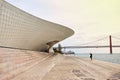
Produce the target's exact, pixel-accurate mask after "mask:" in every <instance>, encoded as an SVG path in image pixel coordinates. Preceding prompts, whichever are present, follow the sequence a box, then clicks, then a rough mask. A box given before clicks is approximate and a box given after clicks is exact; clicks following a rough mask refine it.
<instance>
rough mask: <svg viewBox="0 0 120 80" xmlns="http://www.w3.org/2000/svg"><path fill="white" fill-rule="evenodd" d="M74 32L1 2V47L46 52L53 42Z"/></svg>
mask: <svg viewBox="0 0 120 80" xmlns="http://www.w3.org/2000/svg"><path fill="white" fill-rule="evenodd" d="M73 33H74V32H73V30H71V29H69V28H67V27H64V26H62V25H59V24H55V23H52V22H48V21H45V20H43V19H40V18H37V17H35V16H33V15H31V14H28V13H26V12H25V11H22V10H20V9H18V8H16V7H14V6H12V5H11V4H9V3H7V2H5V1H3V0H0V46H4V47H13V48H20V49H29V50H44V49H47V48H48V46H47V45H46V43H48V42H51V41H55V40H57V41H61V40H63V39H65V38H67V37H69V36H71V35H73Z"/></svg>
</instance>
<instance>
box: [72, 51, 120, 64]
mask: <svg viewBox="0 0 120 80" xmlns="http://www.w3.org/2000/svg"><path fill="white" fill-rule="evenodd" d="M72 56H79V57H83V58H89V54H87V53H86V54H81V53H80V54H79V53H76V54H75V55H72ZM93 59H97V60H102V61H107V62H112V63H118V64H120V53H113V54H107V53H105V54H103V53H102V54H97V53H96V54H93Z"/></svg>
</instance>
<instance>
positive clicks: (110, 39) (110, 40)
mask: <svg viewBox="0 0 120 80" xmlns="http://www.w3.org/2000/svg"><path fill="white" fill-rule="evenodd" d="M109 42H110V54H112V38H111V35H110V36H109Z"/></svg>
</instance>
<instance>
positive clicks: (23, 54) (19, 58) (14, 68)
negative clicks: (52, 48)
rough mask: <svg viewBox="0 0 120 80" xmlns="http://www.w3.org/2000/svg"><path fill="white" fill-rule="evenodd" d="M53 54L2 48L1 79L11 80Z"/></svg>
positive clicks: (0, 50)
mask: <svg viewBox="0 0 120 80" xmlns="http://www.w3.org/2000/svg"><path fill="white" fill-rule="evenodd" d="M51 55H52V54H48V53H45V52H37V51H28V50H18V49H8V48H0V80H10V79H12V78H14V77H16V76H17V75H19V74H22V73H24V72H25V71H27V70H29V69H31V68H32V67H34V66H35V65H37V64H39V63H40V62H42V61H44V60H45V59H47V58H48V57H50V56H51Z"/></svg>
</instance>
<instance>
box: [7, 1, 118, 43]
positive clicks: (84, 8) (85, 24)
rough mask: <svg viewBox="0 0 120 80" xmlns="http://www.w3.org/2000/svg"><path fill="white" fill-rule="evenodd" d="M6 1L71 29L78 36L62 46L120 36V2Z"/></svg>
mask: <svg viewBox="0 0 120 80" xmlns="http://www.w3.org/2000/svg"><path fill="white" fill-rule="evenodd" d="M6 1H7V2H9V3H11V4H13V5H15V6H17V7H19V8H20V9H22V10H24V11H26V12H28V13H30V14H33V15H35V16H37V17H40V18H42V19H45V20H48V21H51V22H55V23H58V24H61V25H64V26H67V27H69V28H72V29H73V30H74V31H75V34H74V35H73V36H72V37H70V38H68V39H66V40H64V41H63V42H62V43H61V44H63V45H80V44H83V43H86V42H90V41H94V40H97V39H100V38H103V37H106V36H109V35H116V36H117V37H119V36H120V0H6ZM119 42H120V41H119ZM119 44H120V43H119Z"/></svg>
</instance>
